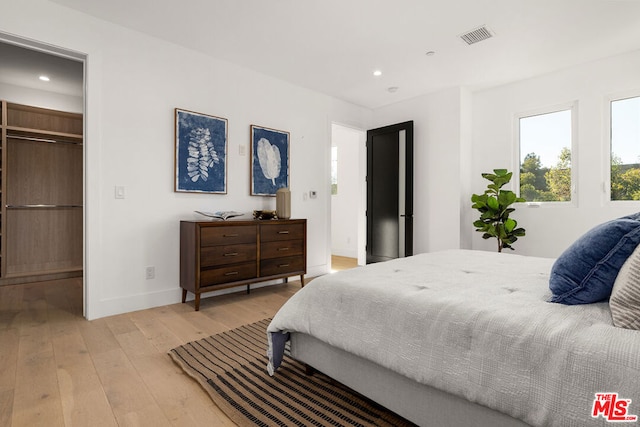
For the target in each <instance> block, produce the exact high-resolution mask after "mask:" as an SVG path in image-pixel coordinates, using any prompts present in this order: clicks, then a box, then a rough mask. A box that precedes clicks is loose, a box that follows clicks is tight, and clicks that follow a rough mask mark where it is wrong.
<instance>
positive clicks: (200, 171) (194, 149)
mask: <svg viewBox="0 0 640 427" xmlns="http://www.w3.org/2000/svg"><path fill="white" fill-rule="evenodd" d="M175 111H176V119H175V120H176V156H175V157H176V165H175V174H176V177H175V191H185V192H196V193H214V194H226V193H227V119H223V118H220V117H214V116H209V115H206V114H200V113H195V112H193V111H186V110H181V109H179V108H176V110H175Z"/></svg>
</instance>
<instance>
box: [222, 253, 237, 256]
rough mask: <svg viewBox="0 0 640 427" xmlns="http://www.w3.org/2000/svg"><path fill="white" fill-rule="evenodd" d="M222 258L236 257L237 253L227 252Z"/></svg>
mask: <svg viewBox="0 0 640 427" xmlns="http://www.w3.org/2000/svg"><path fill="white" fill-rule="evenodd" d="M223 256H238V252H229V253H228V254H224V255H223Z"/></svg>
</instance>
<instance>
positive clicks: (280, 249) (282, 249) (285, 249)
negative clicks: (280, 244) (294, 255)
mask: <svg viewBox="0 0 640 427" xmlns="http://www.w3.org/2000/svg"><path fill="white" fill-rule="evenodd" d="M278 250H279V251H288V250H289V248H278Z"/></svg>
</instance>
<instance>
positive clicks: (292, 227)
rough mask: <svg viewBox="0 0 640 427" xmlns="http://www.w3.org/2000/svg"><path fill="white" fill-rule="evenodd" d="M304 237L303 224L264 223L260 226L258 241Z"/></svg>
mask: <svg viewBox="0 0 640 427" xmlns="http://www.w3.org/2000/svg"><path fill="white" fill-rule="evenodd" d="M297 239H304V224H264V225H262V226H261V227H260V241H261V242H273V241H278V240H297Z"/></svg>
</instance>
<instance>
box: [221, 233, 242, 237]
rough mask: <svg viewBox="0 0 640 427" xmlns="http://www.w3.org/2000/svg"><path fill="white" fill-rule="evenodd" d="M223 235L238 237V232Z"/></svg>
mask: <svg viewBox="0 0 640 427" xmlns="http://www.w3.org/2000/svg"><path fill="white" fill-rule="evenodd" d="M222 237H238V233H235V234H223V235H222Z"/></svg>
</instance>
